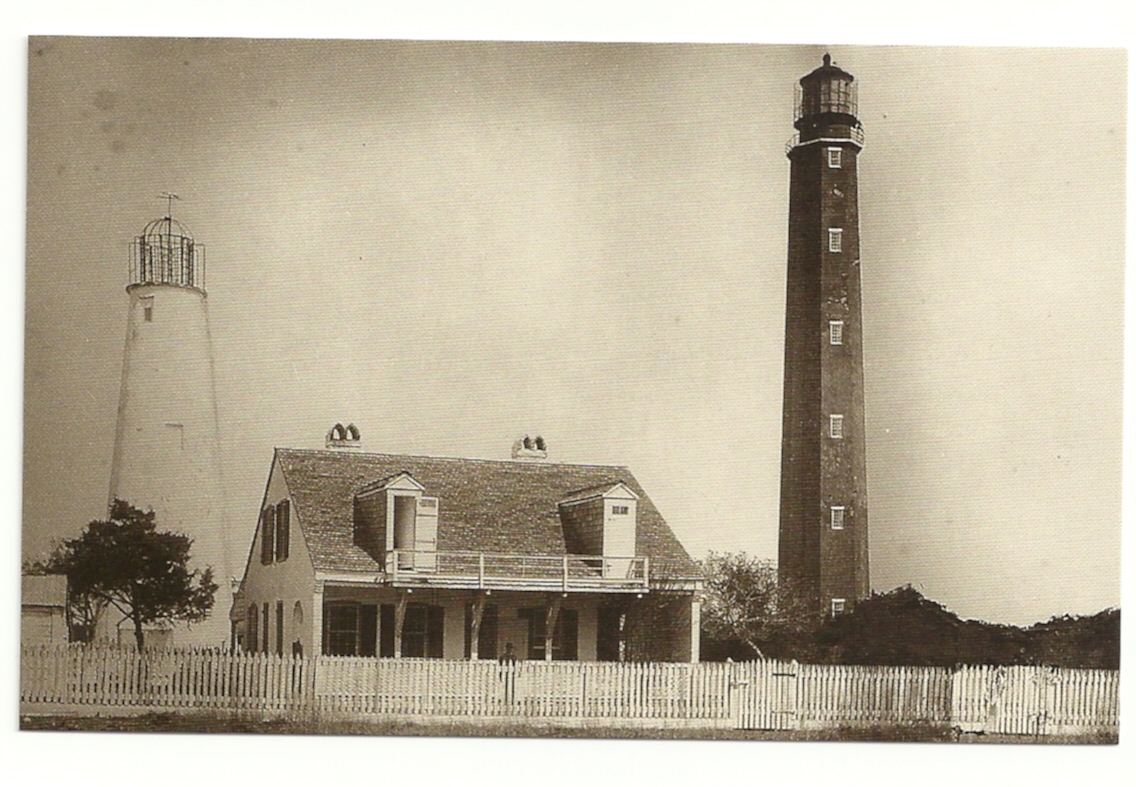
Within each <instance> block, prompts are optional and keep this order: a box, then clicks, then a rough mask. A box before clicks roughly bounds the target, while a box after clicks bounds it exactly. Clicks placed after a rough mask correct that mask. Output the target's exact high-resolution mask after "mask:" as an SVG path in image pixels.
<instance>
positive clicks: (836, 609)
mask: <svg viewBox="0 0 1136 787" xmlns="http://www.w3.org/2000/svg"><path fill="white" fill-rule="evenodd" d="M843 614H844V599H842V598H834V599H833V600H832V616H833V617H836V616H837V615H843Z"/></svg>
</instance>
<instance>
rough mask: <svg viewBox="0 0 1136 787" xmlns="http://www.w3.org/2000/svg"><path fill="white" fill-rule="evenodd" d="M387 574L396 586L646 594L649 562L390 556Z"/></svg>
mask: <svg viewBox="0 0 1136 787" xmlns="http://www.w3.org/2000/svg"><path fill="white" fill-rule="evenodd" d="M386 574H387V577H388V578H389V579H390V581H391V582H392V584H394V585H396V586H402V587H407V586H419V585H430V586H435V587H455V588H477V589H506V590H507V589H525V590H532V589H539V590H561V591H563V592H568V591H603V592H613V591H614V592H619V591H623V592H639V593H641V592H643V591H645V590H646V589H647V586H648V579H649V575H648V560H647V558H645V557H612V556H607V555H506V554H497V553H493V552H430V551H425V550H410V549H395V550H392V551H391V552H389V553H387V556H386Z"/></svg>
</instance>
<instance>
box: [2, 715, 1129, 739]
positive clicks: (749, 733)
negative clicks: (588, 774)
mask: <svg viewBox="0 0 1136 787" xmlns="http://www.w3.org/2000/svg"><path fill="white" fill-rule="evenodd" d="M20 729H21V730H27V731H84V732H177V733H185V732H222V733H259V734H269V735H293V734H299V735H388V736H437V737H484V738H638V739H654V740H659V739H663V740H758V741H761V740H768V741H895V742H923V743H926V742H941V743H948V742H960V743H1050V744H1052V743H1059V744H1060V743H1064V744H1068V743H1088V744H1115V743H1116V742H1117V736H1116V735H1115V734H1113V735H1094V736H1085V737H1071V736H1067V737H1062V738H1053V737H1047V738H1037V737H1033V736H1013V735H971V734H963V735H959V734H958V733H957V732H956V731H954V730H952V729H950V728H946V727H942V726H934V725H904V726H901V727H894V726H879V727H849V728H840V729H833V730H801V731H791V732H776V731H768V730H716V729H670V730H659V729H634V728H591V729H588V728H580V727H558V726H552V725H537V724H531V725H505V724H496V725H494V724H488V725H487V724H473V723H462V722H460V721H452V722H451V721H446V722H438V721H430V722H404V721H390V720H382V719H376V720H366V721H358V720H326V719H283V718H278V719H255V718H248V717H235V716H225V715H220V714H171V713H153V714H145V715H140V716H64V715H52V716H38V715H37V716H21V717H20Z"/></svg>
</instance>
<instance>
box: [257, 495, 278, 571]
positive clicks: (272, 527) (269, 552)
mask: <svg viewBox="0 0 1136 787" xmlns="http://www.w3.org/2000/svg"><path fill="white" fill-rule="evenodd" d="M275 514H276V509H275V508H273V507H272V506H269V507H268V508H266V509H264V510H263V511H261V512H260V562H261V563H263V564H264V565H268V564H269V563H271V562H272V558H273V556H274V555H275V554H276V551H275V544H276V523H275V521H274V520H275V518H276V517H275Z"/></svg>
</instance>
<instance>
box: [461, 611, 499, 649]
mask: <svg viewBox="0 0 1136 787" xmlns="http://www.w3.org/2000/svg"><path fill="white" fill-rule="evenodd" d="M472 649H473V604H466V605H465V657H466V658H467V659H468V658H469V656H470V652H471V650H472ZM477 657H478V658H479V659H489V660H493V659H495V658H497V606H496V605H495V604H487V605H486V606H485V608H484V609H482V611H481V627H480V628H479V629H478V630H477Z"/></svg>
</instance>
